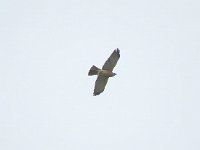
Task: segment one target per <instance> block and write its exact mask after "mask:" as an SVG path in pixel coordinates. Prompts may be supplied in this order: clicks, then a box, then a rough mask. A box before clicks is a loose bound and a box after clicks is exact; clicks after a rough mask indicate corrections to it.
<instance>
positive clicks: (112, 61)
mask: <svg viewBox="0 0 200 150" xmlns="http://www.w3.org/2000/svg"><path fill="white" fill-rule="evenodd" d="M119 58H120V51H119V49H118V48H117V49H115V50H114V51H113V53H112V54H111V55H110V57H109V58H108V59H107V60H106V62H105V63H104V65H103V67H102V69H103V70H110V71H112V70H113V68H114V67H115V66H116V64H117V61H118V60H119Z"/></svg>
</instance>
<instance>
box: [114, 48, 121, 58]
mask: <svg viewBox="0 0 200 150" xmlns="http://www.w3.org/2000/svg"><path fill="white" fill-rule="evenodd" d="M115 52H116V53H117V56H118V57H120V50H119V48H117V49H115Z"/></svg>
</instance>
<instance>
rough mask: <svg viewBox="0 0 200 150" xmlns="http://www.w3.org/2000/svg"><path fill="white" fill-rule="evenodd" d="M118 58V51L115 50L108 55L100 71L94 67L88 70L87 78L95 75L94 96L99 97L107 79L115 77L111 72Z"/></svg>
mask: <svg viewBox="0 0 200 150" xmlns="http://www.w3.org/2000/svg"><path fill="white" fill-rule="evenodd" d="M119 58H120V51H119V49H118V48H117V49H115V50H114V51H113V53H112V54H111V55H110V57H109V58H108V59H107V60H106V62H105V63H104V65H103V67H102V69H100V68H98V67H96V66H94V65H93V66H92V67H91V68H90V70H89V72H88V75H89V76H92V75H97V79H96V81H95V87H94V92H93V95H94V96H96V95H99V94H100V93H102V92H103V91H104V89H105V86H106V84H107V82H108V79H109V77H113V76H115V75H116V74H115V73H113V72H112V71H113V69H114V67H115V66H116V64H117V61H118V60H119Z"/></svg>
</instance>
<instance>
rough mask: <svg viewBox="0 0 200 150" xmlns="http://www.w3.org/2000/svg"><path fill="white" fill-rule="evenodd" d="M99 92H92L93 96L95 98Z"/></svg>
mask: <svg viewBox="0 0 200 150" xmlns="http://www.w3.org/2000/svg"><path fill="white" fill-rule="evenodd" d="M100 93H101V92H94V93H93V96H97V95H99V94H100Z"/></svg>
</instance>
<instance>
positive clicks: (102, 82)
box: [93, 75, 109, 96]
mask: <svg viewBox="0 0 200 150" xmlns="http://www.w3.org/2000/svg"><path fill="white" fill-rule="evenodd" d="M108 78H109V77H106V76H102V75H99V76H98V77H97V80H96V81H95V87H94V93H93V95H94V96H96V95H99V94H100V93H102V92H103V91H104V89H105V86H106V84H107V82H108Z"/></svg>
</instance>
